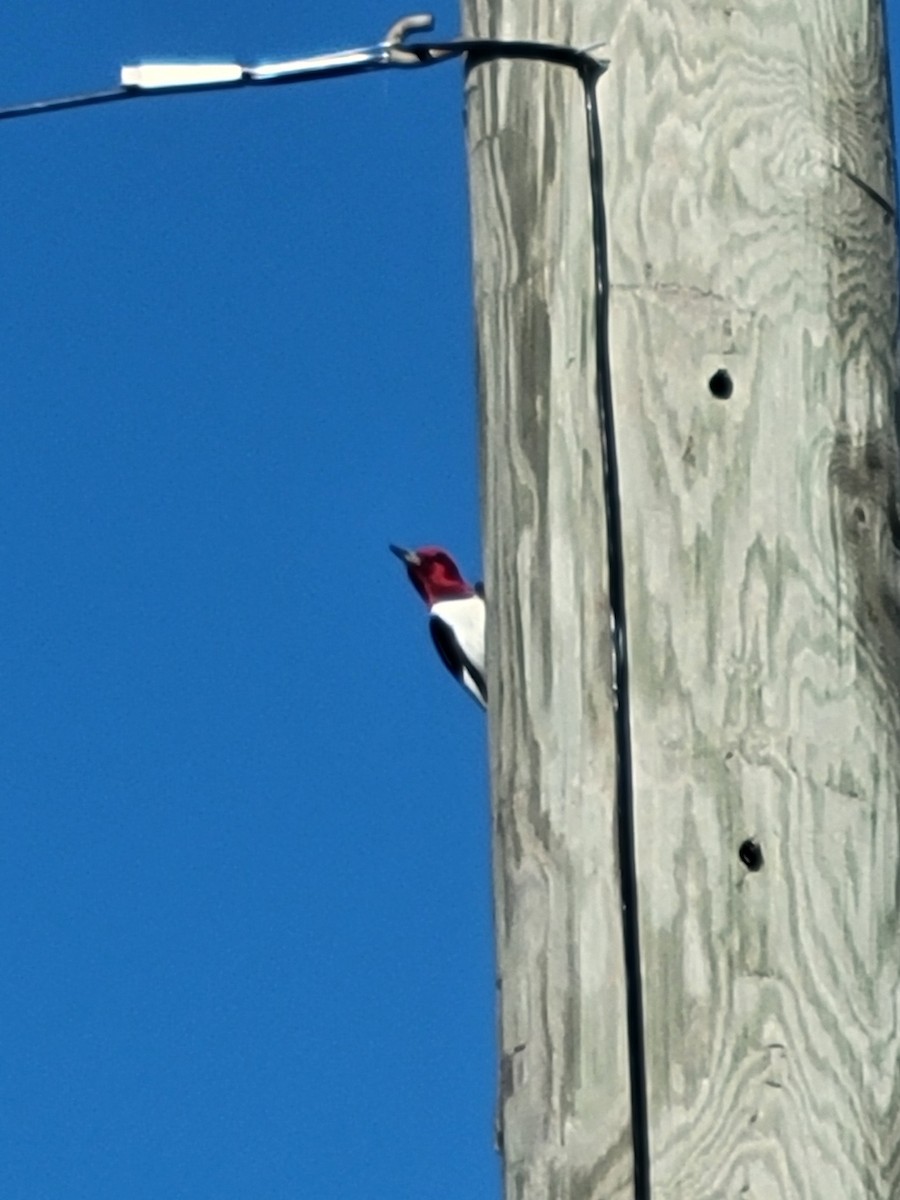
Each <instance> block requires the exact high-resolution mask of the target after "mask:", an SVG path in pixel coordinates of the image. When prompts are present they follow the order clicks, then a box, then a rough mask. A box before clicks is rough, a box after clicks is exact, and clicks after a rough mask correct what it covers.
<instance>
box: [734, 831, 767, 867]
mask: <svg viewBox="0 0 900 1200" xmlns="http://www.w3.org/2000/svg"><path fill="white" fill-rule="evenodd" d="M738 858H739V859H740V860H741V862H742V863H743V864H744V866H745V867H746V868H747V870H748V871H761V870H762V866H763V862H764V861H765V860H764V859H763V852H762V847H761V846H760V844H759V842H758V841H757V840H756V839H755V838H747V840H746V841H744V842H741V844H740V846H739V847H738Z"/></svg>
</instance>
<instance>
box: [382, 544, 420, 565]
mask: <svg viewBox="0 0 900 1200" xmlns="http://www.w3.org/2000/svg"><path fill="white" fill-rule="evenodd" d="M388 549H389V550H390V552H391V554H396V555H397V557H398V558H399V559H401V560H402V561H403V562H405V563H406V565H407V566H408V567H417V566H418V565H419V564H420V563H421V561H422V560H421V559H420V558H419V556H418V554H416V552H415V550H404V549H403V547H402V546H394V545H390V546H389V547H388Z"/></svg>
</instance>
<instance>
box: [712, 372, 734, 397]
mask: <svg viewBox="0 0 900 1200" xmlns="http://www.w3.org/2000/svg"><path fill="white" fill-rule="evenodd" d="M709 390H710V391H711V392H712V394H713V395H714V396H715V398H716V399H717V400H730V399H731V393H732V392H733V391H734V384H733V383H732V381H731V376H730V375H729V374H728V372H727V371H726V370H725V368H724V367H719V369H718V371H716V372H715V374H714V375H710V377H709Z"/></svg>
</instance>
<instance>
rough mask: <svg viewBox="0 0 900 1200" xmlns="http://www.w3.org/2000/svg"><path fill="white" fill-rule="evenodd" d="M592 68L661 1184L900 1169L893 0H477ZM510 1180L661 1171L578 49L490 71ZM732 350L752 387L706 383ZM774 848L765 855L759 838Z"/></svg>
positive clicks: (489, 297)
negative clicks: (635, 958) (637, 957)
mask: <svg viewBox="0 0 900 1200" xmlns="http://www.w3.org/2000/svg"><path fill="white" fill-rule="evenodd" d="M464 16H465V25H466V30H467V32H469V33H473V34H476V35H478V34H491V35H499V36H507V37H541V38H550V39H553V40H556V41H571V42H573V43H574V44H576V45H584V44H587V43H592V42H596V41H598V40H599V39H601V38H604V37H605V38H607V39H608V40H609V43H610V45H609V48H608V50H609V55H610V57H611V59H612V68H611V70H610V73H609V74H608V75H607V76H606V78H604V80H603V81H602V82H601V85H600V99H601V113H602V117H603V125H604V133H605V142H606V171H607V206H608V213H609V225H610V257H611V274H612V284H613V286H612V304H611V307H612V369H613V388H614V395H615V404H616V413H617V422H618V432H619V449H620V467H621V475H622V492H623V501H624V510H625V530H624V533H625V551H626V562H627V596H628V613H629V621H630V634H631V642H630V644H631V657H632V700H633V721H632V725H633V745H634V755H635V795H636V824H637V838H638V873H639V880H640V895H641V929H642V941H643V964H644V972H643V983H644V999H645V1016H646V1021H645V1028H646V1035H647V1046H648V1087H649V1103H650V1113H649V1116H650V1137H651V1152H652V1177H653V1196H654V1198H655V1200H707V1198H712V1197H731V1196H735V1197H737V1196H748V1197H755V1198H757V1200H766V1198H768V1197H785V1198H787V1197H792V1198H793V1197H803V1198H808V1200H823V1198H826V1200H830V1198H832V1197H834V1198H835V1200H837V1198H840V1200H850V1198H854V1200H855V1198H857V1197H858V1198H859V1200H863V1198H865V1200H871V1198H882V1197H883V1198H885V1200H889V1198H894V1197H897V1196H900V1053H898V1051H900V1020H898V1013H900V928H898V903H900V899H898V897H900V872H898V856H900V747H898V734H900V506H898V486H900V482H898V481H900V472H898V458H897V450H896V441H895V434H894V424H893V421H894V412H893V397H894V396H895V395H896V393H897V388H898V384H900V375H898V367H897V358H896V336H897V316H898V313H897V295H896V288H897V272H898V264H897V245H896V238H895V226H894V219H893V214H892V205H893V197H894V190H893V187H894V185H893V180H892V175H891V157H890V145H889V113H888V107H887V93H886V80H885V74H884V46H883V40H884V39H883V28H882V13H881V8H880V5H879V4H878V3H872V2H868V0H818V3H816V4H812V3H808V2H807V3H800V2H799V0H757V2H755V3H750V4H749V5H747V4H743V5H741V6H736V5H732V4H730V3H729V4H724V3H718V2H716V3H710V2H708V3H699V4H687V3H683V2H682V0H659V2H657V0H654V3H653V4H650V3H648V0H612V2H611V3H610V4H609V5H603V6H601V5H593V4H591V5H588V4H585V3H578V2H576V0H570V3H567V4H566V3H555V4H550V3H547V2H546V0H545V2H543V3H542V2H541V0H532V2H531V4H529V5H526V4H525V3H524V0H466V6H465V14H464ZM468 132H469V151H470V170H471V186H472V197H473V200H472V216H473V238H474V248H475V288H476V302H477V312H478V345H479V361H480V384H481V392H482V405H483V471H484V499H485V520H484V532H485V551H486V567H487V582H488V586H489V589H490V590H489V595H490V596H491V598H492V605H491V611H490V628H489V637H490V642H491V647H492V656H491V662H490V664H489V674H490V683H489V690H490V695H491V767H492V779H493V793H494V814H495V828H496V840H495V880H496V893H497V944H498V960H499V976H500V982H501V990H500V1018H501V1040H502V1052H503V1063H504V1068H503V1070H502V1071H501V1078H502V1081H503V1083H504V1088H503V1091H504V1096H503V1101H504V1102H503V1116H504V1149H505V1179H506V1191H507V1195H508V1196H509V1197H513V1196H515V1197H517V1198H518V1197H520V1198H521V1200H531V1198H534V1200H538V1198H539V1200H546V1198H547V1197H556V1196H558V1197H573V1198H579V1200H581V1198H585V1200H586V1198H591V1200H609V1198H619V1197H623V1198H624V1197H627V1196H629V1195H630V1194H631V1148H630V1130H629V1117H630V1113H629V1098H628V1097H629V1091H628V1079H627V1060H626V1044H625V1036H626V1030H625V1019H624V991H623V978H622V950H621V921H620V913H619V903H618V899H619V897H618V877H617V867H616V862H615V853H614V845H615V834H614V794H613V792H614V750H613V743H612V723H611V704H610V695H609V683H610V677H609V662H608V644H607V642H608V639H607V630H608V617H607V612H606V594H607V592H606V578H605V546H604V541H603V517H602V512H603V510H602V488H601V477H600V469H599V447H598V438H597V429H596V415H595V408H594V398H593V370H592V354H593V348H592V300H591V286H592V280H591V256H590V226H589V208H588V189H587V167H586V159H585V149H584V146H585V143H584V130H583V120H582V110H581V95H580V89H579V85H578V82H577V80H576V79H575V77H574V73H571V72H566V71H565V70H564V69H563V68H558V67H554V68H550V67H545V66H541V65H536V64H530V63H516V64H510V63H496V64H492V65H484V66H479V67H477V68H475V69H474V70H473V71H472V72H471V74H470V77H469V84H468ZM720 368H724V369H726V370H727V371H728V372H729V373H730V376H731V378H732V380H733V385H734V391H733V395H732V396H731V398H730V399H728V400H720V399H716V398H714V396H713V395H712V394H711V392H710V390H709V387H708V380H709V379H710V377H711V376H712V375H713V373H714V372H715V371H716V370H718V369H720ZM750 836H754V837H756V838H757V839H758V841H759V844H760V846H761V848H762V852H763V855H764V865H763V867H762V869H761V870H760V871H758V872H756V873H750V872H748V870H747V869H746V868H745V867H744V866H743V865H742V863H741V862H740V860H739V857H738V848H739V846H740V844H741V843H742V841H743V840H744V839H745V838H748V837H750Z"/></svg>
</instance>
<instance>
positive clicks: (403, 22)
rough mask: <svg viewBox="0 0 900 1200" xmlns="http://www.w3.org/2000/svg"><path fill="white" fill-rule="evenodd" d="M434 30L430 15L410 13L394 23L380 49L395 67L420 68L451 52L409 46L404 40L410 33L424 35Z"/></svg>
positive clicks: (432, 17)
mask: <svg viewBox="0 0 900 1200" xmlns="http://www.w3.org/2000/svg"><path fill="white" fill-rule="evenodd" d="M431 29H434V16H433V15H432V14H431V13H411V14H410V15H409V16H408V17H401V18H400V19H399V20H398V21H395V22H394V23H393V25H392V26H391V27H390V29H389V30H388V31H387V33H386V34H385V35H384V41H382V42H381V43H380V44H381V47H382V48H383V49H384V50H385V51H386V52H387V57H388V61H389V62H390V63H391V65H392V66H395V67H421V66H423V65H424V64H425V63H429V62H436V61H437V60H438V59H440V58H446V57H447V55H449V54H451V53H452V51H451V50H436V49H431V48H429V47H428V46H418V47H416V46H415V45H412V46H410V44H409V43H408V42H406V38H407V37H408V36H409V34H411V33H426V32H428V31H429V30H431Z"/></svg>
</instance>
